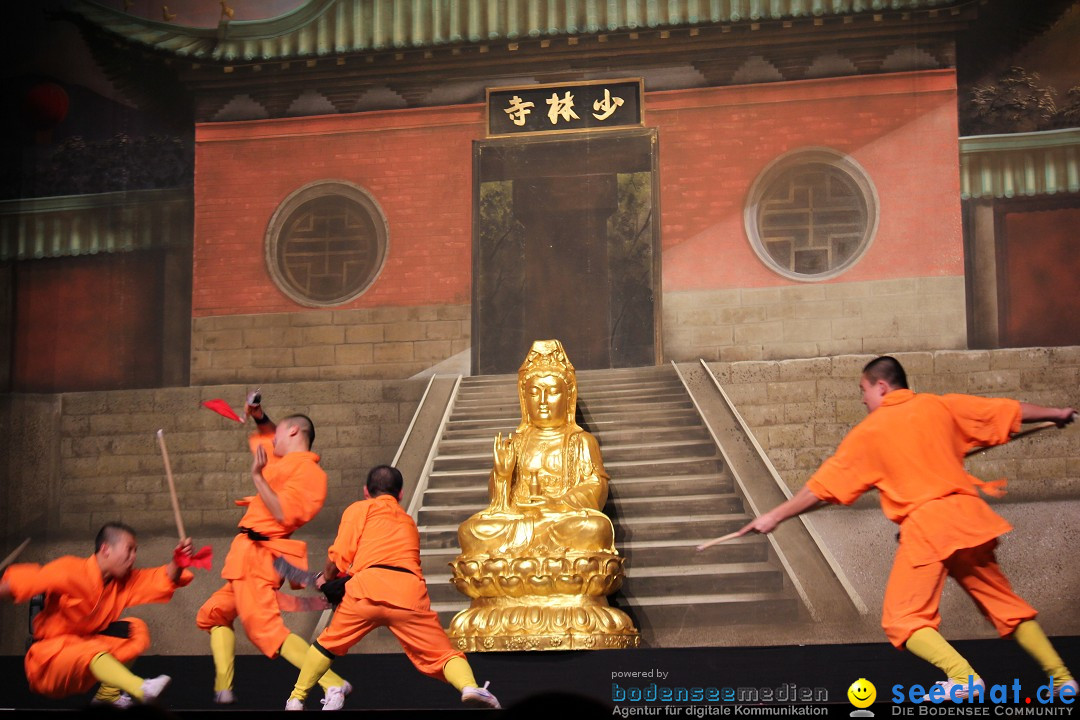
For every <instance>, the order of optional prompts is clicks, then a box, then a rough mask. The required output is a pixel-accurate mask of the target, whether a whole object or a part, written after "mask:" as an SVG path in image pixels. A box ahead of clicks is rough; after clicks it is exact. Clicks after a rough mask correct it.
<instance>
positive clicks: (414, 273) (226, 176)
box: [192, 71, 963, 316]
mask: <svg viewBox="0 0 1080 720" xmlns="http://www.w3.org/2000/svg"><path fill="white" fill-rule="evenodd" d="M645 108H646V110H645V122H646V125H648V126H652V127H656V128H658V131H659V138H660V140H659V147H660V149H659V153H660V181H661V185H662V190H661V212H662V218H661V223H662V225H661V228H662V229H661V232H662V237H663V243H664V255H663V259H662V264H663V268H664V276H663V283H664V290H665V291H666V292H671V291H679V290H695V289H723V288H740V287H762V286H776V285H790V284H792V282H791V281H789V280H786V279H784V278H782V277H781V276H779V275H777V274H775V273H773V272H772V271H770V270H768V269H767V268H766V267H765V266H764V265H763V264H762V263H761V261H760V260H758V258H757V256H756V255H754V253H753V251H752V250H751V248H750V245H749V242H748V240H747V238H746V234H745V231H744V230H743V224H742V211H743V205H744V203H745V202H746V197H747V193H748V191H749V189H750V186H751V185H752V183H753V181H754V179H755V178H756V177H757V175H758V174H759V173H760V172H761V171H762V170H763V169H764V168H765V167H766V166H767V165H768V164H769V163H770V162H772V161H773V160H775V159H776V158H777V157H778V156H780V155H782V154H784V153H786V152H788V151H791V150H793V149H797V148H800V147H811V146H824V147H828V148H832V149H833V150H836V151H839V152H842V153H847V154H849V155H850V156H851V157H853V158H854V159H855V161H856V162H858V163H859V164H860V165H861V166H862V167H863V168H864V169H865V170H866V171H867V172H868V173H869V175H870V178H871V180H872V181H873V183H874V185H875V186H876V189H877V193H878V197H879V217H880V221H879V230H878V234H877V238H876V240H875V241H874V243H873V246H872V247H871V249H870V251H869V253H868V254H867V255H866V256H865V257H864V258H863V259H862V260H861V261H860V262H859V263H858V264H856V265H855V266H854V267H853V268H852V269H851V270H849V271H848V272H847V273H845V274H844V275H842V276H841V277H840V278H838V279H837V280H835V281H834V282H843V281H854V280H872V279H887V278H901V277H918V276H927V275H931V276H933V275H938V276H940V275H961V274H962V273H963V246H962V237H961V227H960V210H959V208H960V192H959V172H958V161H957V157H958V149H957V128H956V84H955V76H954V74H953V73H952V72H951V71H931V72H916V73H896V74H888V75H878V76H867V77H856V78H842V79H836V80H809V81H803V82H786V83H772V84H765V85H753V86H740V87H732V88H711V89H700V90H681V91H669V92H655V93H646V100H645ZM483 128H484V114H483V108H482V107H481V106H478V105H470V106H456V107H443V108H433V109H416V110H399V111H386V112H373V113H359V114H353V115H341V116H324V117H314V118H298V119H288V120H264V121H250V122H237V123H212V124H203V125H200V126H199V127H198V128H197V130H196V141H197V145H196V175H195V195H196V198H195V260H194V263H195V268H194V290H193V302H192V312H193V314H194V315H195V316H208V315H224V314H244V313H260V312H295V311H301V310H304V309H305V308H303V307H302V306H300V305H297V304H296V303H294V302H293V301H291V300H290V299H288V298H287V297H286V296H285V295H284V294H283V293H281V292H280V291H279V290H278V289H277V288H276V286H275V285H274V284H273V281H272V280H271V279H270V275H269V273H268V272H267V270H266V265H265V261H264V259H263V244H264V238H265V234H266V228H267V224H268V222H269V220H270V217H271V216H272V215H273V213H274V210H275V209H276V208H277V207H278V205H279V204H280V203H281V202H282V201H283V200H284V199H285V198H286V197H287V196H288V195H289V194H290V193H291V192H293V191H294V190H296V189H297V188H298V187H300V186H302V185H305V184H306V183H309V182H312V181H314V180H320V179H341V180H346V181H349V182H352V183H355V184H358V185H360V186H362V187H364V188H365V189H366V190H368V192H370V193H371V194H372V195H373V196H374V197H375V199H376V200H377V202H378V203H379V204H380V205H381V207H382V209H383V211H384V212H385V214H386V218H387V221H388V224H389V227H390V245H389V247H390V249H389V254H388V257H387V262H386V265H385V267H384V268H383V271H382V274H381V275H380V276H379V278H378V279H377V280H376V281H375V283H374V284H373V285H372V287H371V288H370V289H369V290H368V291H367V292H366V293H364V294H363V295H362V296H361V297H359V298H357V299H356V300H355V301H353V302H351V303H349V304H347V305H344V306H342V307H343V308H363V307H375V306H381V305H428V304H462V303H468V302H469V300H470V296H471V267H472V264H471V258H470V253H471V247H472V210H471V202H472V141H473V140H476V139H479V138H481V137H482V133H483Z"/></svg>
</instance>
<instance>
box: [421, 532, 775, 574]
mask: <svg viewBox="0 0 1080 720" xmlns="http://www.w3.org/2000/svg"><path fill="white" fill-rule="evenodd" d="M709 539H711V538H710V537H702V538H696V539H694V540H690V541H683V540H654V541H642V542H628V543H623V544H622V545H618V546H616V547H617V549H618V550H619V554H620V555H622V556H623V558H625V567H626V571H627V572H628V573H631V574H636V573H638V572H641V571H643V570H648V569H650V568H663V567H670V566H678V567H686V566H694V565H716V564H727V563H758V562H765V561H766V560H767V559H768V557H769V542H768V540H767V539H766V538H764V537H762V536H761V535H750V536H747V537H742V538H738V539H735V540H731V541H729V542H726V543H724V544H723V545H714V546H713V547H711V548H709V549H707V550H703V551H701V552H698V550H697V547H696V546H697V545H699V544H701V543H703V542H705V541H706V540H709ZM459 554H461V550H460V549H459V548H458V547H457V545H456V544H455V545H454V547H450V548H424V549H423V550H421V552H420V563H421V565H422V567H423V569H424V577H427V578H436V577H439V576H443V577H445V578H449V577H450V568H449V565H448V563H451V562H453V561H454V559H455V558H457V556H458V555H459Z"/></svg>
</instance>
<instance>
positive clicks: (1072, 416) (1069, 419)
mask: <svg viewBox="0 0 1080 720" xmlns="http://www.w3.org/2000/svg"><path fill="white" fill-rule="evenodd" d="M1058 410H1059V411H1060V412H1061V417H1060V418H1059V419H1055V420H1054V424H1055V425H1057V426H1058V427H1059V428H1063V427H1065V426H1066V425H1070V424H1072V423H1073V422H1075V421H1076V409H1075V408H1071V407H1065V408H1058Z"/></svg>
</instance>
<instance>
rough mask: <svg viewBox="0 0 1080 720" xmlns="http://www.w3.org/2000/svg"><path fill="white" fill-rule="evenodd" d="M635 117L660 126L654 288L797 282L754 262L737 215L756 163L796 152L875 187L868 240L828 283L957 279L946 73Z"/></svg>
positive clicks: (686, 97)
mask: <svg viewBox="0 0 1080 720" xmlns="http://www.w3.org/2000/svg"><path fill="white" fill-rule="evenodd" d="M646 113H647V114H646V122H647V123H648V124H650V125H656V126H657V127H659V128H660V182H661V185H662V190H661V212H662V221H661V222H662V225H661V233H662V237H663V243H664V257H663V266H664V290H665V291H666V292H670V291H679V290H705V289H722V288H748V287H766V286H776V285H793V284H799V283H796V282H793V281H790V280H786V279H784V278H783V277H781V276H780V275H777V274H776V273H774V272H773V271H771V270H769V269H768V268H767V267H766V266H765V265H764V264H763V263H762V262H761V261H760V260H759V259H758V258H757V256H756V255H755V254H754V251H753V249H752V248H751V247H750V242H749V240H748V239H747V236H746V231H745V229H744V225H743V207H744V205H745V203H746V201H747V196H748V194H749V191H750V187H751V186H752V185H753V183H754V180H755V179H756V178H757V177H758V175H759V174H760V173H761V172H762V170H764V169H765V167H766V166H768V165H769V164H770V163H771V162H772V161H773V160H775V159H776V158H777V157H779V156H781V155H783V154H785V153H787V152H790V151H792V150H796V149H799V148H804V147H827V148H830V149H832V150H835V151H838V152H841V153H844V154H847V155H849V156H850V157H852V158H853V159H854V160H855V161H856V162H857V163H858V164H859V165H861V166H862V168H863V169H864V170H865V171H866V173H867V174H868V175H869V177H870V180H871V181H872V182H873V184H874V186H875V188H876V190H877V195H878V200H879V216H878V217H879V224H878V232H877V236H876V238H875V240H874V241H873V244H872V245H871V247H870V249H869V250H868V252H867V254H866V255H864V256H863V258H862V259H861V260H860V261H859V262H858V263H857V264H856V265H854V266H853V267H852V268H851V269H849V270H848V271H847V272H845V273H844V274H842V275H841V276H840V277H838V278H836V279H835V280H833V281H832V282H852V281H857V280H878V279H888V278H902V277H923V276H940V275H962V274H963V272H964V270H963V262H964V251H963V236H962V229H961V220H960V174H959V162H958V157H959V148H958V141H957V137H958V131H957V125H956V81H955V76H954V74H953V73H952V72H951V71H933V72H917V73H896V74H890V75H877V76H864V77H853V78H843V79H837V80H807V81H802V82H786V83H775V84H769V85H756V86H740V87H732V88H719V89H714V90H680V91H673V92H665V93H653V94H650V95H649V96H648V100H647V102H646ZM703 259H705V261H704V262H703Z"/></svg>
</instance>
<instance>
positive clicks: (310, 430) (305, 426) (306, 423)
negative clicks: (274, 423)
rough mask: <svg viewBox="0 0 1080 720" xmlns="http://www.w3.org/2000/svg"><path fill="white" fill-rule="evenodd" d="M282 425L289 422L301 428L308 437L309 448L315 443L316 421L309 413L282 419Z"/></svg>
mask: <svg viewBox="0 0 1080 720" xmlns="http://www.w3.org/2000/svg"><path fill="white" fill-rule="evenodd" d="M281 424H282V425H285V424H289V425H293V426H295V427H298V428H300V432H301V433H302V434H303V435H304V437H306V438H307V446H308V449H309V450H310V449H311V446H312V445H314V444H315V423H313V422H311V418H309V417H308V416H307V415H300V414H297V415H290V416H289V417H287V418H285V419H284V420H282V421H281Z"/></svg>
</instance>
